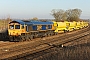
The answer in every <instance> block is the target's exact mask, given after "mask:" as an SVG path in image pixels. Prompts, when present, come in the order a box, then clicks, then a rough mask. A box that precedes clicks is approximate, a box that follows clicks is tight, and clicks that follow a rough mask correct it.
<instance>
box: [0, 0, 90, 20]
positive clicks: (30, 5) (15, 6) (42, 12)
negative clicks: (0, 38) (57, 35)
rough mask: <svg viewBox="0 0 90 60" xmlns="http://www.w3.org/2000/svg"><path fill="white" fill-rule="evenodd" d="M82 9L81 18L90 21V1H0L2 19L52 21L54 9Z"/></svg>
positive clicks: (0, 16)
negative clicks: (35, 18)
mask: <svg viewBox="0 0 90 60" xmlns="http://www.w3.org/2000/svg"><path fill="white" fill-rule="evenodd" d="M75 8H78V9H81V10H82V14H81V16H80V18H82V19H90V0H0V18H7V17H9V16H10V18H12V19H17V18H18V19H29V18H30V19H31V18H33V17H37V18H39V19H52V18H54V17H53V16H52V15H51V11H52V9H63V10H68V9H75Z"/></svg>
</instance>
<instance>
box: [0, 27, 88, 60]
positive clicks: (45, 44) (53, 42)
mask: <svg viewBox="0 0 90 60" xmlns="http://www.w3.org/2000/svg"><path fill="white" fill-rule="evenodd" d="M72 33H73V32H72ZM79 34H80V35H79ZM89 34H90V31H89V28H87V29H82V31H81V30H80V31H78V33H74V34H68V33H65V34H63V35H61V36H56V38H55V37H51V38H50V37H48V38H43V39H41V40H40V41H38V40H37V41H34V42H33V41H32V42H31V43H30V42H28V43H25V42H23V43H22V44H20V43H17V45H16V46H15V45H13V46H12V45H11V46H10V47H6V46H5V47H4V48H0V51H1V52H0V58H1V59H16V58H20V57H23V56H27V55H28V54H33V53H36V52H39V51H42V50H46V49H50V48H53V47H55V46H60V45H62V44H66V43H69V42H71V41H74V40H75V39H78V38H81V37H84V36H86V35H89ZM74 35H75V36H74ZM67 38H68V39H67ZM36 43H37V44H36ZM3 49H6V50H5V51H3Z"/></svg>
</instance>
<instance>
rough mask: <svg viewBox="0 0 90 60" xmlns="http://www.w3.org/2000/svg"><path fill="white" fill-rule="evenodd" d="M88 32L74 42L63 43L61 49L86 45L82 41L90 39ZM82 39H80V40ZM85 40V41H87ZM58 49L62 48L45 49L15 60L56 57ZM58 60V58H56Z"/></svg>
mask: <svg viewBox="0 0 90 60" xmlns="http://www.w3.org/2000/svg"><path fill="white" fill-rule="evenodd" d="M89 36H90V32H89V33H88V32H87V34H84V33H83V34H82V35H81V36H79V35H78V38H76V40H73V41H71V42H69V43H63V44H64V45H63V47H69V46H77V45H79V44H82V43H87V42H86V41H85V40H84V39H86V37H87V39H89V38H90V37H89ZM80 37H82V38H80ZM87 39H86V40H87ZM58 48H59V49H60V50H62V49H63V48H62V47H57V46H56V47H53V48H50V49H47V50H44V51H40V52H37V53H34V54H31V55H26V56H24V57H21V58H17V60H19V59H30V60H40V59H42V60H43V59H45V57H47V56H48V57H49V56H50V55H56V56H57V54H58V51H57V49H58ZM52 59H55V58H52ZM57 59H58V58H57Z"/></svg>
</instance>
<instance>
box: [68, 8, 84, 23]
mask: <svg viewBox="0 0 90 60" xmlns="http://www.w3.org/2000/svg"><path fill="white" fill-rule="evenodd" d="M81 12H82V11H81V10H80V9H69V10H66V14H67V20H68V21H78V20H79V18H80V15H81Z"/></svg>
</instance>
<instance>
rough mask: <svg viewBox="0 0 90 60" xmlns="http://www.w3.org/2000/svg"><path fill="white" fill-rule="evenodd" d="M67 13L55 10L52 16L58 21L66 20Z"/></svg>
mask: <svg viewBox="0 0 90 60" xmlns="http://www.w3.org/2000/svg"><path fill="white" fill-rule="evenodd" d="M64 13H65V11H64V10H62V9H53V10H52V11H51V15H52V16H53V17H54V18H55V20H56V21H60V20H62V19H63V18H64Z"/></svg>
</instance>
